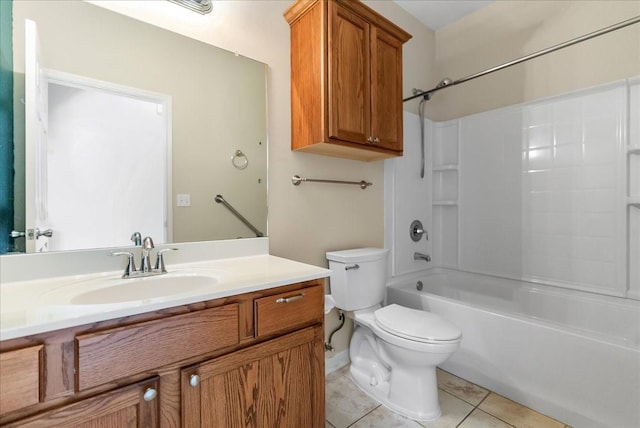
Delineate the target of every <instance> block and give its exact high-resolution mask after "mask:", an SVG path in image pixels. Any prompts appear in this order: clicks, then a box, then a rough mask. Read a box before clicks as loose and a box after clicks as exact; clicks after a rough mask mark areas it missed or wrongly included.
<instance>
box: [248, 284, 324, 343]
mask: <svg viewBox="0 0 640 428" xmlns="http://www.w3.org/2000/svg"><path fill="white" fill-rule="evenodd" d="M254 305H255V323H256V336H257V337H262V336H268V335H270V334H273V333H276V332H280V331H285V330H292V329H294V328H297V327H301V326H304V325H309V324H313V323H320V322H322V321H323V316H324V314H323V308H324V287H323V286H322V285H315V286H312V287H307V288H303V289H301V290H295V291H290V292H287V293H281V294H275V295H273V296H267V297H262V298H260V299H256V300H254Z"/></svg>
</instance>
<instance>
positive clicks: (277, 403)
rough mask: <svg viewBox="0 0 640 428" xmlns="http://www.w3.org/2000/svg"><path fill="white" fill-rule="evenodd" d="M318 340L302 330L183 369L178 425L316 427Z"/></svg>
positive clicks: (313, 331) (317, 333)
mask: <svg viewBox="0 0 640 428" xmlns="http://www.w3.org/2000/svg"><path fill="white" fill-rule="evenodd" d="M321 341H322V328H321V327H315V328H308V329H305V330H301V331H299V332H296V333H292V334H290V335H287V336H283V337H281V338H278V339H274V340H271V341H269V342H265V343H263V344H260V345H256V346H253V347H251V348H248V349H245V350H243V351H239V352H236V353H234V354H232V355H228V356H224V357H221V358H218V359H215V360H212V361H210V362H207V363H204V364H200V365H198V366H195V367H192V368H189V369H185V370H183V376H182V385H183V415H184V416H183V421H184V427H185V428H189V427H207V428H215V427H225V428H227V427H228V428H235V427H269V428H278V427H282V428H288V427H314V426H321V424H323V423H324V422H323V420H324V414H323V410H324V409H323V406H324V389H323V385H324V381H323V376H322V374H323V359H322V352H321V351H320V352H317V349H320V348H321V347H322V343H321ZM194 374H196V375H198V376H199V378H200V381H199V383H198V385H197V386H195V387H194V386H192V385H191V384H190V383H189V381H190V379H191V376H192V375H194ZM319 383H320V384H321V385H319Z"/></svg>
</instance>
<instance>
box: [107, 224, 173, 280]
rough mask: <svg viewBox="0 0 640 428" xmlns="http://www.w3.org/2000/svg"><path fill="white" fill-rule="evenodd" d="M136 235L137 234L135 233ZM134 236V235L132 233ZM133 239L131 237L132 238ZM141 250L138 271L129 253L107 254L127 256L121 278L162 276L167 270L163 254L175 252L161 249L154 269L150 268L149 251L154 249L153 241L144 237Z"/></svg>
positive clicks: (132, 256)
mask: <svg viewBox="0 0 640 428" xmlns="http://www.w3.org/2000/svg"><path fill="white" fill-rule="evenodd" d="M136 233H138V232H136ZM134 235H135V233H134ZM132 238H133V236H132ZM141 245H142V250H141V254H140V269H137V270H136V264H135V260H134V255H133V253H132V252H130V251H118V252H112V253H109V255H110V256H127V258H128V260H127V266H126V267H125V269H124V273H123V274H122V278H140V277H144V276H153V275H162V274H164V273H167V269H166V267H165V265H164V257H163V254H164V253H166V252H167V251H177V250H178V249H177V248H163V249H162V250H159V251H158V252H157V254H156V263H155V266H154V267H151V250H153V249H154V247H155V246H154V245H153V239H151V237H150V236H147V237H145V238H144V239H143V240H142V244H141Z"/></svg>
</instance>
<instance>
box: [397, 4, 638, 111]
mask: <svg viewBox="0 0 640 428" xmlns="http://www.w3.org/2000/svg"><path fill="white" fill-rule="evenodd" d="M638 22H640V16H635V17H633V18H631V19H627V20H626V21H622V22H619V23H617V24H614V25H610V26H609V27H605V28H602V29H600V30H597V31H594V32H591V33H588V34H585V35H584V36H580V37H576V38H575V39H571V40H569V41H566V42H564V43H560V44H557V45H555V46H551V47H550V48H547V49H543V50H541V51H538V52H534V53H532V54H529V55H525V56H523V57H520V58H517V59H514V60H513V61H509V62H505V63H504V64H500V65H498V66H496V67H492V68H489V69H487V70H484V71H481V72H479V73H475V74H471V75H469V76H466V77H463V78H461V79H458V80H451V79H449V78H446V79H442V80H441V81H440V83H438V85H437V86H436V87H435V88H433V89H429V90H428V91H417V92H416V90H415V89H414V92H415V93H414V95H413V96H410V97H408V98H405V99H403V100H402V102H405V101H410V100H413V99H416V98H420V97H424V98H425V99H427V100H428V99H429V98H431V94H433V93H434V92H437V91H439V90H441V89H444V88H448V87H449V86H455V85H459V84H460V83H464V82H468V81H469V80H473V79H477V78H478V77H482V76H485V75H487V74H490V73H494V72H496V71H499V70H502V69H504V68H507V67H511V66H512V65H516V64H520V63H521V62H524V61H528V60H530V59H533V58H537V57H539V56H542V55H546V54H548V53H551V52H555V51H557V50H559V49H563V48H566V47H569V46H571V45H575V44H576V43H580V42H584V41H585V40H589V39H592V38H594V37H598V36H601V35H603V34H607V33H610V32H612V31H615V30H619V29H621V28H624V27H627V26H629V25H633V24H637V23H638Z"/></svg>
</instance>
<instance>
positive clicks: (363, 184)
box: [291, 175, 373, 190]
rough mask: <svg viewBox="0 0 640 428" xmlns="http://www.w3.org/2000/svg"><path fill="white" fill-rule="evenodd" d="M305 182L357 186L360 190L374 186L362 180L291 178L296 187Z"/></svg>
mask: <svg viewBox="0 0 640 428" xmlns="http://www.w3.org/2000/svg"><path fill="white" fill-rule="evenodd" d="M303 181H310V182H315V183H334V184H355V185H357V186H360V188H361V189H363V190H364V189H366V188H367V187H369V186H373V183H370V182H368V181H365V180H362V181H342V180H322V179H318V178H305V177H300V176H299V175H294V176H293V178H291V182H292V183H293V185H294V186H299V185H300V183H302V182H303Z"/></svg>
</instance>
